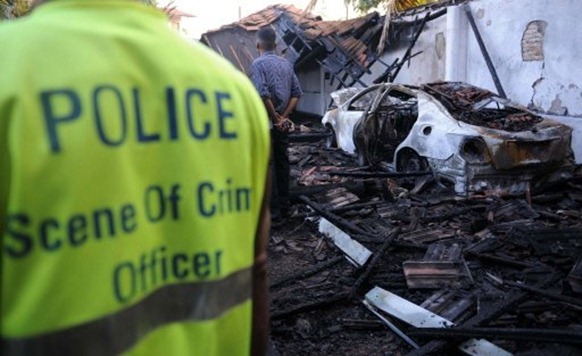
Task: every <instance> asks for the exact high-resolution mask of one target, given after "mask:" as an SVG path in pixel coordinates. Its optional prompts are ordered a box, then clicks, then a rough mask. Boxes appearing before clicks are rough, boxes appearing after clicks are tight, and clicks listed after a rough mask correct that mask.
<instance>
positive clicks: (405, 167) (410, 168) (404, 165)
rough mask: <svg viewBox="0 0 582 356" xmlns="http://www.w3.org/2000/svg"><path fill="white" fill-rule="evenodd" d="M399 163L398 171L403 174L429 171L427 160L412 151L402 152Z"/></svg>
mask: <svg viewBox="0 0 582 356" xmlns="http://www.w3.org/2000/svg"><path fill="white" fill-rule="evenodd" d="M398 161H399V162H398V170H399V171H401V172H407V173H417V172H427V171H428V170H429V167H428V162H427V161H426V159H425V158H423V157H420V156H419V155H418V153H416V152H414V151H412V150H406V151H404V152H402V153H401V155H400V159H399V160H398Z"/></svg>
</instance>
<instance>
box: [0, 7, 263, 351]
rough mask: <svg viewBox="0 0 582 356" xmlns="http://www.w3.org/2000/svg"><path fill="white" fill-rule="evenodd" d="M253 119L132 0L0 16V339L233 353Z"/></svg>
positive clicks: (73, 347)
mask: <svg viewBox="0 0 582 356" xmlns="http://www.w3.org/2000/svg"><path fill="white" fill-rule="evenodd" d="M267 122H268V119H267V115H266V113H265V110H264V107H263V104H262V102H261V100H260V98H259V97H258V95H257V94H256V93H255V90H254V88H253V86H252V84H251V83H250V82H249V81H248V80H247V78H246V77H245V76H244V75H243V74H241V73H239V72H237V71H236V70H235V69H234V68H233V67H232V66H231V65H230V64H229V63H228V62H227V61H226V60H224V59H222V58H221V57H219V56H218V55H216V54H214V53H213V52H211V50H209V49H207V48H206V47H204V46H202V45H198V44H194V45H192V44H188V43H187V42H185V41H183V40H182V39H181V38H179V36H178V35H177V34H176V33H174V31H173V30H172V29H171V28H169V26H168V25H167V19H166V18H165V16H164V15H163V14H162V13H160V12H158V11H156V10H155V9H152V8H149V7H146V6H144V5H141V4H139V3H138V2H133V1H124V0H59V1H50V2H47V3H46V4H44V5H41V6H40V7H38V8H37V9H36V10H35V11H34V12H33V13H32V14H31V15H29V16H26V17H25V18H22V19H19V20H15V21H11V22H8V23H6V22H5V23H2V24H1V25H0V212H1V220H0V221H1V222H0V224H1V228H2V231H3V234H2V250H1V253H0V271H1V272H0V273H1V279H0V287H1V298H0V304H1V305H0V306H1V310H0V321H1V324H0V333H1V335H0V336H1V340H0V345H1V346H2V351H1V353H2V354H3V355H4V354H6V355H10V354H25V355H35V354H51V353H55V354H78V355H92V354H95V355H107V354H118V353H129V354H154V355H171V354H187V355H239V354H240V355H244V354H248V353H249V350H250V334H251V309H252V301H251V292H252V285H251V281H252V280H251V267H252V264H253V261H254V239H255V238H254V236H255V233H256V230H257V224H258V220H259V214H260V208H261V202H262V198H263V195H264V191H263V190H264V185H265V179H266V173H267V165H268V152H269V136H268V123H267Z"/></svg>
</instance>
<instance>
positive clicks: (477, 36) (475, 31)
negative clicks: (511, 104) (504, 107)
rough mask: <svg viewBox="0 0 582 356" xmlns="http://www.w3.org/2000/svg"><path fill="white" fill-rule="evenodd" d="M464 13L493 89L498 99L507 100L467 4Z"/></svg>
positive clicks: (464, 6)
mask: <svg viewBox="0 0 582 356" xmlns="http://www.w3.org/2000/svg"><path fill="white" fill-rule="evenodd" d="M463 8H464V10H465V13H466V14H467V19H469V24H470V25H471V29H472V30H473V34H474V35H475V39H476V40H477V44H478V45H479V49H481V54H483V58H484V59H485V63H486V64H487V68H488V69H489V72H490V73H491V78H492V79H493V83H495V88H497V93H498V94H499V96H500V97H502V98H505V99H507V94H505V90H503V86H502V85H501V81H499V76H498V75H497V71H496V70H495V66H494V65H493V61H492V60H491V57H490V56H489V52H487V47H485V43H484V42H483V38H482V37H481V33H480V32H479V29H478V28H477V24H476V23H475V18H473V13H472V12H471V7H470V6H469V5H467V4H465V5H463Z"/></svg>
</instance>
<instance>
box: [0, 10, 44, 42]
mask: <svg viewBox="0 0 582 356" xmlns="http://www.w3.org/2000/svg"><path fill="white" fill-rule="evenodd" d="M34 30H35V26H34V23H32V22H31V21H30V16H24V17H21V18H17V19H13V20H5V21H2V22H0V42H2V43H10V42H15V43H18V42H20V45H22V44H23V37H24V36H27V35H28V34H29V33H30V32H32V31H34Z"/></svg>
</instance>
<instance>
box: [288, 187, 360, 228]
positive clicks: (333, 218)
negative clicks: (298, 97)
mask: <svg viewBox="0 0 582 356" xmlns="http://www.w3.org/2000/svg"><path fill="white" fill-rule="evenodd" d="M299 200H300V201H302V202H303V203H305V204H307V205H308V206H310V207H311V208H312V209H313V210H315V212H316V213H318V214H319V215H321V216H322V217H323V218H324V219H326V220H328V221H329V222H331V223H332V224H334V225H335V226H337V227H338V228H340V229H342V230H345V231H346V232H347V231H349V232H352V233H355V234H360V235H367V234H368V233H367V232H366V231H364V230H362V229H361V228H360V227H358V226H357V225H355V224H353V223H351V222H350V221H348V220H347V219H344V218H342V217H341V216H339V215H336V214H334V213H332V212H330V211H329V210H326V209H324V208H323V207H322V206H321V205H319V204H317V203H316V202H314V201H313V200H311V199H309V198H308V197H306V196H305V195H302V196H300V197H299Z"/></svg>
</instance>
